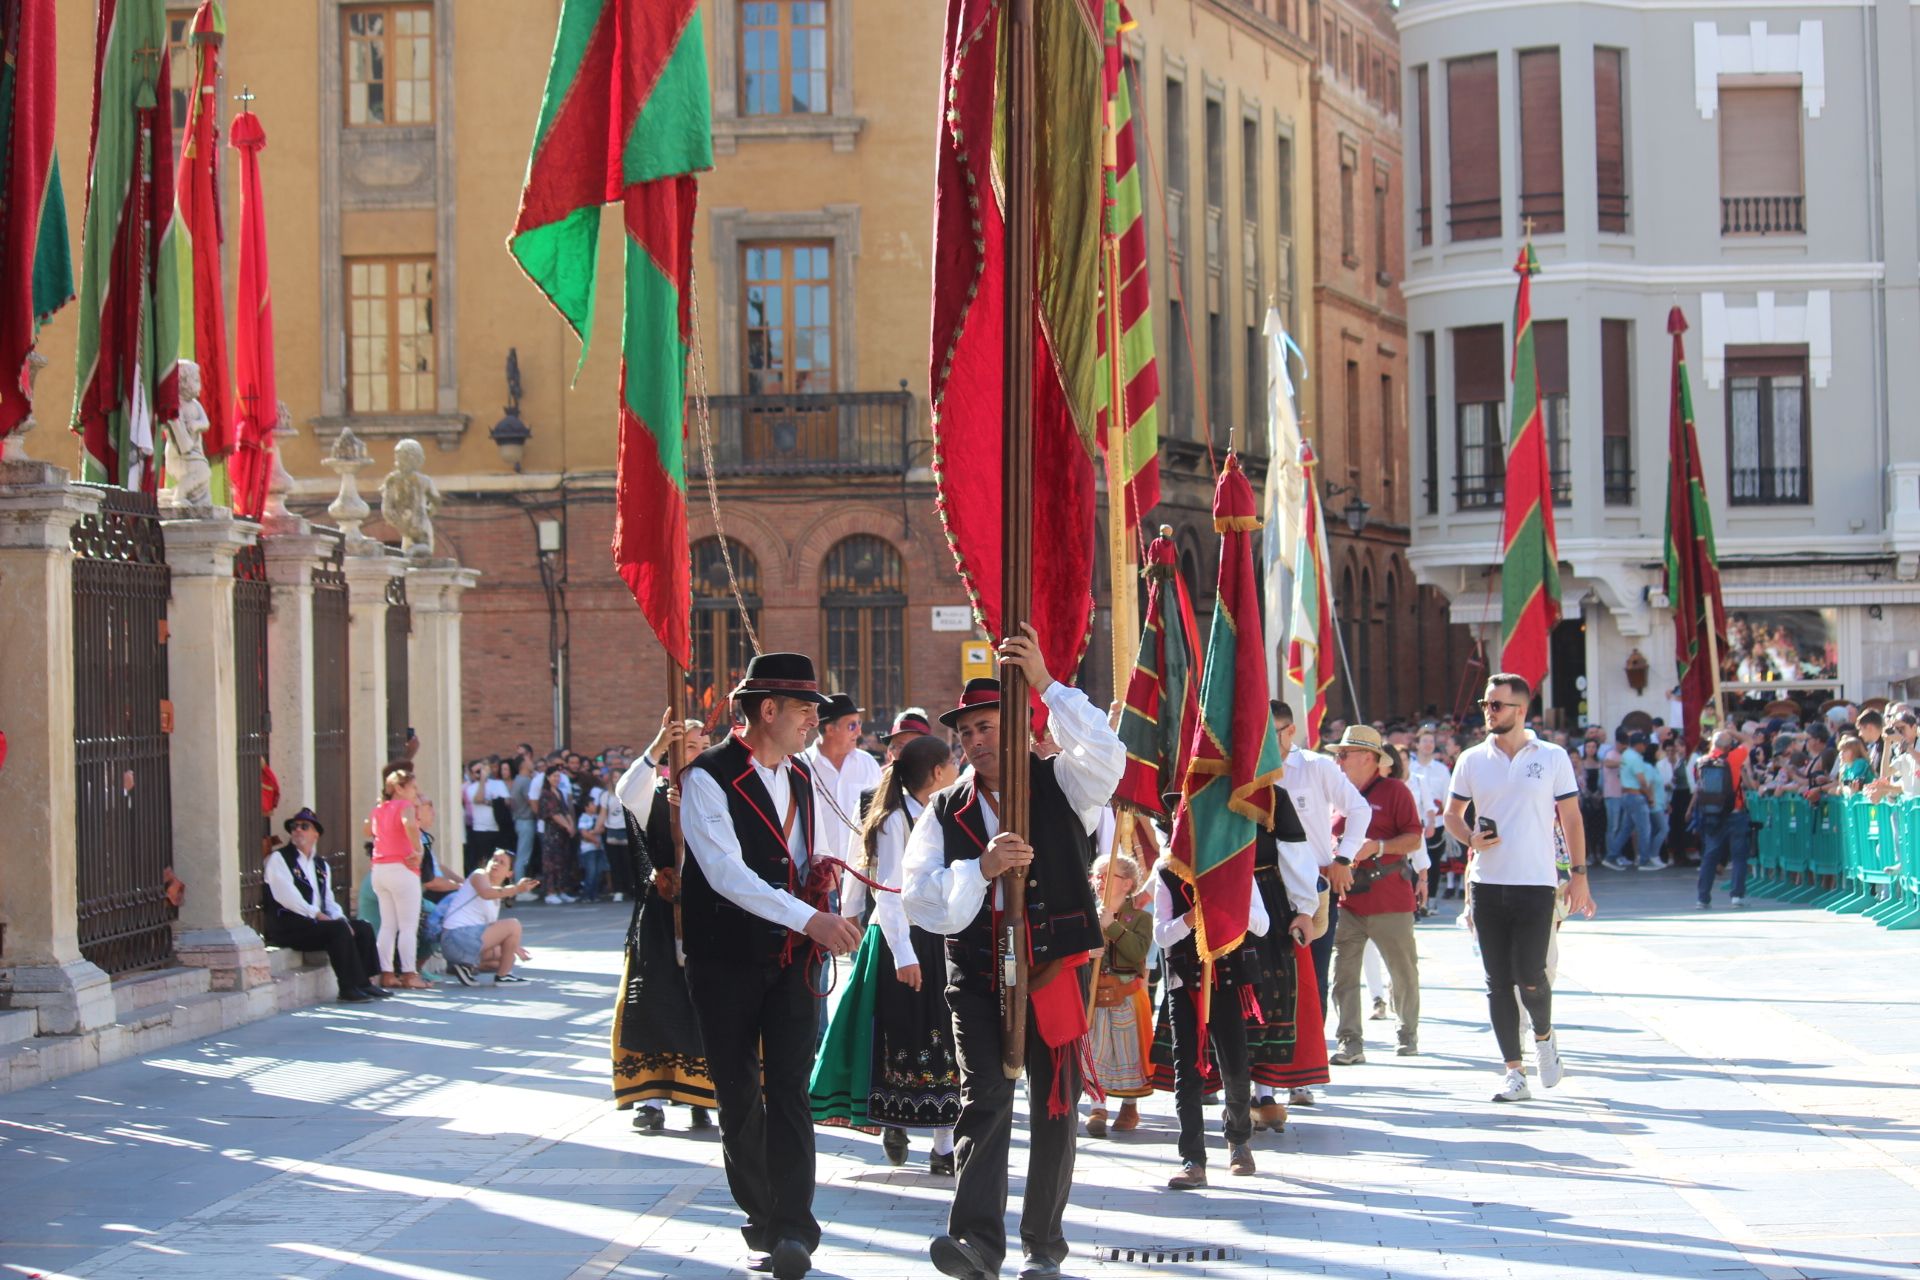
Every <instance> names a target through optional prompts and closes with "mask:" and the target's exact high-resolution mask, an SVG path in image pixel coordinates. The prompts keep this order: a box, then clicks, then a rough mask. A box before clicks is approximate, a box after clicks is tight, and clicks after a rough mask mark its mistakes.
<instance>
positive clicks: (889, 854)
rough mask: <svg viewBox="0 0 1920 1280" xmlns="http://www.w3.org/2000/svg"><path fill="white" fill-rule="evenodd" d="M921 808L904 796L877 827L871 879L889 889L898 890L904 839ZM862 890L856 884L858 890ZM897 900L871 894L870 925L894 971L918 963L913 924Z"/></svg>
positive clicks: (888, 894)
mask: <svg viewBox="0 0 1920 1280" xmlns="http://www.w3.org/2000/svg"><path fill="white" fill-rule="evenodd" d="M924 807H925V806H923V805H922V804H920V802H919V801H917V800H915V799H914V798H913V797H912V796H907V797H906V807H905V808H904V809H895V810H894V811H893V812H892V813H890V814H888V815H887V820H886V821H885V822H883V823H881V824H880V830H879V831H877V832H875V833H874V840H873V873H872V874H873V879H875V880H877V881H879V882H880V883H881V884H883V885H886V886H887V887H888V888H889V889H898V888H899V887H900V872H901V868H902V865H903V864H904V863H905V862H906V858H907V836H908V835H909V834H910V833H911V832H912V830H913V823H914V820H915V819H916V818H918V817H919V816H920V814H921V811H922V809H923V808H924ZM848 879H849V880H850V881H851V883H853V884H860V882H859V881H858V880H853V879H852V877H848ZM866 887H867V886H865V885H863V884H860V888H861V889H862V890H864V889H866ZM900 897H901V895H899V894H897V893H876V894H874V895H873V898H874V901H873V922H874V923H875V924H877V925H879V926H880V934H881V936H882V937H884V938H885V939H886V940H887V950H888V951H889V952H891V953H892V955H893V967H894V968H896V969H900V968H904V967H906V966H907V965H910V964H919V963H920V958H919V957H918V956H917V955H916V954H915V953H914V950H913V922H912V921H910V920H908V919H907V906H906V904H905V903H904V902H902V901H900Z"/></svg>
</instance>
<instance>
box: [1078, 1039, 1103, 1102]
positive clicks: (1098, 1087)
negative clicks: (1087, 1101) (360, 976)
mask: <svg viewBox="0 0 1920 1280" xmlns="http://www.w3.org/2000/svg"><path fill="white" fill-rule="evenodd" d="M1073 1047H1074V1048H1075V1049H1076V1050H1077V1051H1078V1052H1079V1054H1080V1088H1081V1091H1082V1092H1084V1093H1085V1094H1086V1095H1087V1096H1088V1097H1089V1098H1091V1099H1093V1100H1094V1101H1095V1102H1105V1101H1106V1100H1107V1090H1106V1086H1105V1085H1103V1084H1101V1083H1100V1068H1099V1065H1098V1064H1097V1063H1095V1062H1094V1060H1093V1042H1092V1040H1091V1039H1090V1038H1088V1037H1087V1036H1081V1037H1080V1038H1079V1039H1078V1040H1076V1041H1074V1045H1073Z"/></svg>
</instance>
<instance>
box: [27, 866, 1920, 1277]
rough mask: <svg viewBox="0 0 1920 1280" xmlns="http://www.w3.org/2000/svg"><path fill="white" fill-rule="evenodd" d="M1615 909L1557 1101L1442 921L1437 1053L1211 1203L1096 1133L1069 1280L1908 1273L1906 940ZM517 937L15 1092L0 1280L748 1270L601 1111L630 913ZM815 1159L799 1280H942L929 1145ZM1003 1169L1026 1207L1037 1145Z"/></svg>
mask: <svg viewBox="0 0 1920 1280" xmlns="http://www.w3.org/2000/svg"><path fill="white" fill-rule="evenodd" d="M1595 888H1596V892H1597V895H1598V897H1599V899H1600V903H1601V911H1602V914H1601V915H1600V917H1599V918H1598V919H1597V920H1594V921H1592V922H1583V923H1575V924H1571V925H1569V926H1568V928H1567V930H1566V933H1565V935H1564V938H1563V943H1562V951H1561V965H1560V983H1559V992H1558V996H1559V998H1558V1000H1557V1001H1556V1004H1557V1009H1556V1012H1557V1014H1558V1020H1559V1023H1560V1028H1561V1036H1562V1045H1563V1049H1562V1052H1563V1054H1564V1055H1565V1057H1566V1059H1567V1062H1568V1077H1567V1080H1566V1082H1565V1083H1564V1084H1563V1085H1562V1086H1561V1087H1560V1088H1558V1089H1556V1090H1554V1091H1552V1092H1551V1093H1546V1092H1544V1091H1542V1094H1541V1097H1540V1099H1539V1100H1536V1101H1534V1102H1532V1103H1529V1104H1521V1105H1501V1104H1496V1103H1493V1102H1491V1101H1489V1095H1490V1093H1491V1091H1492V1088H1493V1085H1494V1083H1495V1078H1494V1075H1493V1072H1492V1071H1491V1064H1490V1063H1489V1061H1488V1060H1489V1058H1490V1057H1491V1056H1492V1048H1493V1041H1492V1035H1491V1032H1490V1031H1488V1029H1487V1027H1486V1012H1485V1001H1484V998H1483V996H1482V994H1481V992H1480V990H1479V982H1478V969H1477V962H1476V960H1475V959H1474V957H1473V954H1472V952H1471V950H1470V948H1469V944H1468V940H1467V938H1466V936H1465V935H1464V934H1463V933H1462V932H1461V931H1460V930H1458V929H1456V928H1453V927H1451V926H1450V925H1449V924H1447V923H1446V922H1445V921H1444V920H1435V921H1432V922H1429V923H1427V924H1424V925H1422V926H1421V928H1420V944H1421V963H1422V970H1423V973H1424V976H1425V982H1424V996H1423V999H1424V1008H1425V1013H1426V1022H1425V1025H1424V1026H1423V1027H1422V1029H1421V1035H1420V1043H1421V1047H1422V1048H1423V1050H1424V1051H1425V1052H1424V1054H1423V1055H1422V1056H1421V1057H1418V1058H1413V1059H1400V1058H1396V1057H1394V1056H1393V1053H1392V1043H1393V1034H1392V1024H1391V1023H1388V1022H1370V1023H1369V1024H1368V1031H1369V1038H1370V1045H1369V1048H1370V1050H1371V1051H1372V1052H1374V1054H1375V1057H1374V1059H1373V1061H1371V1062H1369V1063H1368V1064H1367V1065H1365V1066H1360V1067H1354V1068H1348V1069H1345V1070H1342V1071H1340V1072H1339V1074H1338V1077H1337V1079H1336V1082H1335V1084H1334V1085H1333V1086H1332V1087H1331V1088H1328V1089H1325V1090H1323V1091H1322V1097H1321V1101H1320V1104H1319V1105H1318V1106H1315V1107H1313V1108H1312V1109H1310V1110H1307V1109H1302V1110H1300V1111H1297V1112H1296V1113H1295V1116H1294V1120H1293V1122H1292V1123H1291V1124H1290V1125H1289V1127H1288V1129H1287V1131H1286V1132H1285V1133H1284V1134H1280V1135H1277V1136H1276V1135H1261V1136H1259V1137H1257V1138H1256V1139H1255V1148H1256V1153H1257V1156H1258V1159H1259V1163H1260V1171H1259V1173H1258V1174H1257V1175H1256V1176H1254V1177H1252V1178H1232V1177H1229V1176H1228V1175H1227V1174H1226V1171H1225V1168H1224V1153H1223V1152H1221V1151H1220V1150H1219V1148H1218V1138H1217V1137H1216V1138H1215V1140H1214V1141H1215V1150H1216V1154H1215V1159H1214V1165H1213V1173H1214V1185H1213V1187H1212V1188H1211V1189H1209V1190H1206V1191H1201V1192H1192V1193H1184V1194H1182V1193H1172V1192H1165V1191H1161V1190H1159V1189H1158V1188H1159V1187H1160V1185H1161V1184H1162V1183H1163V1182H1164V1180H1165V1178H1166V1176H1167V1175H1168V1174H1169V1173H1170V1172H1172V1170H1173V1125H1172V1119H1171V1113H1172V1107H1171V1103H1170V1100H1169V1099H1167V1098H1166V1097H1164V1096H1162V1097H1159V1098H1155V1099H1151V1100H1149V1102H1148V1104H1147V1113H1146V1120H1145V1123H1144V1124H1143V1125H1142V1126H1141V1128H1140V1129H1139V1130H1137V1131H1135V1132H1132V1133H1128V1134H1123V1135H1120V1136H1119V1137H1118V1138H1117V1139H1108V1140H1102V1141H1098V1142H1095V1141H1092V1140H1090V1139H1085V1138H1083V1139H1082V1140H1081V1146H1080V1159H1079V1172H1078V1176H1077V1178H1076V1183H1075V1188H1074V1195H1073V1204H1072V1208H1071V1210H1070V1212H1069V1214H1068V1219H1067V1233H1068V1237H1069V1239H1070V1240H1071V1241H1072V1245H1073V1251H1074V1252H1073V1257H1072V1258H1071V1259H1070V1260H1069V1265H1068V1271H1069V1273H1070V1274H1074V1275H1079V1276H1083V1277H1088V1278H1089V1280H1101V1278H1105V1277H1112V1278H1113V1280H1121V1278H1122V1277H1150V1276H1152V1277H1183V1276H1199V1275H1215V1276H1282V1275H1332V1276H1345V1277H1437V1276H1462V1277H1474V1278H1479V1277H1524V1278H1527V1280H1532V1278H1533V1277H1549V1276H1554V1277H1560V1276H1581V1277H1594V1276H1611V1275H1627V1274H1647V1275H1659V1276H1700V1277H1716V1278H1717V1277H1743V1276H1763V1277H1782V1278H1785V1277H1816V1276H1833V1277H1870V1276H1871V1277H1882V1276H1888V1277H1891V1276H1907V1275H1914V1274H1916V1265H1915V1264H1916V1262H1920V1089H1917V1088H1916V1085H1920V1008H1916V1003H1915V1000H1914V995H1913V993H1914V992H1915V990H1916V978H1915V975H1916V974H1920V933H1905V934H1889V933H1886V932H1884V931H1882V930H1879V929H1877V928H1875V927H1874V926H1873V925H1871V924H1868V923H1866V922H1864V921H1861V920H1859V919H1857V918H1854V919H1843V918H1839V917H1835V916H1830V915H1827V914H1825V913H1823V912H1819V911H1813V910H1806V909H1787V908H1781V907H1776V906H1772V905H1770V904H1766V903H1756V904H1755V905H1754V906H1753V907H1750V908H1749V909H1748V910H1746V911H1743V912H1734V911H1731V910H1727V909H1725V908H1724V907H1720V908H1716V909H1715V910H1714V911H1712V912H1708V913H1696V912H1695V911H1693V910H1692V901H1693V894H1692V892H1691V889H1690V884H1689V881H1688V880H1687V879H1686V878H1683V874H1682V873H1680V872H1667V873H1662V874H1632V873H1629V874H1606V873H1602V874H1601V875H1600V876H1599V877H1598V882H1597V884H1596V886H1595ZM1446 906H1447V907H1448V909H1449V912H1448V914H1449V915H1450V914H1451V908H1452V906H1453V904H1451V903H1448V904H1446ZM525 918H526V919H527V921H528V923H529V927H530V939H529V945H530V946H531V947H532V949H533V950H534V951H535V954H536V963H535V965H534V966H533V967H531V968H530V969H529V970H528V973H529V974H530V975H532V976H535V977H537V978H538V979H539V981H538V983H537V984H534V985H527V986H520V987H503V988H493V987H490V986H488V987H481V988H478V989H474V990H465V989H462V988H459V987H457V986H455V987H451V988H442V989H441V993H439V994H435V995H432V996H421V997H414V998H409V999H405V1000H391V1001H387V1002H386V1003H384V1004H382V1005H379V1006H373V1007H369V1006H364V1005H329V1006H325V1007H321V1008H314V1009H308V1010H306V1011H304V1012H300V1013H295V1014H288V1015H283V1016H280V1017H277V1018H273V1019H269V1020H267V1021H264V1022H259V1023H255V1024H252V1025H250V1026H246V1027H243V1028H240V1029H238V1030H235V1031H232V1032H229V1033H226V1034H224V1035H221V1036H219V1037H216V1038H213V1039H209V1040H203V1041H199V1042H196V1043H192V1044H187V1045H181V1046H178V1047H177V1048H175V1049H172V1050H169V1051H167V1052H165V1053H162V1054H159V1055H156V1056H153V1057H149V1058H146V1059H137V1060H130V1061H126V1062H123V1063H119V1064H117V1065H114V1066H111V1067H106V1068H102V1069H100V1070H97V1071H93V1072H90V1073H86V1074H82V1075H78V1076H73V1077H70V1078H68V1079H65V1080H61V1081H59V1082H57V1083H54V1084H49V1085H43V1086H41V1087H39V1088H36V1089H31V1090H27V1091H24V1092H21V1093H17V1094H13V1095H11V1096H7V1097H0V1276H5V1275H27V1276H45V1277H62V1276H72V1277H81V1276H85V1277H139V1278H142V1280H144V1278H148V1277H152V1278H156V1280H159V1278H166V1277H176V1276H177V1277H183V1278H184V1277H194V1278H196V1280H227V1278H229V1277H235V1278H239V1277H244V1278H247V1280H253V1278H273V1277H311V1278H313V1280H318V1278H320V1277H330V1278H331V1277H339V1278H342V1280H344V1278H346V1277H354V1278H355V1280H362V1278H372V1277H388V1278H390V1280H469V1278H470V1280H601V1278H603V1277H630V1276H669V1277H676V1278H678V1277H696V1276H729V1275H744V1272H743V1270H742V1264H743V1262H744V1253H743V1250H742V1246H741V1243H740V1238H739V1235H738V1232H737V1229H736V1228H737V1225H738V1221H739V1219H738V1216H737V1214H736V1212H735V1211H734V1209H733V1206H732V1204H731V1202H730V1200H729V1198H728V1196H727V1192H726V1184H725V1181H724V1179H723V1178H722V1175H721V1168H720V1146H719V1143H718V1141H717V1139H716V1138H714V1137H713V1136H712V1135H711V1134H701V1135H689V1134H687V1133H685V1132H684V1129H685V1126H686V1123H687V1113H686V1111H685V1110H683V1109H675V1110H673V1111H671V1112H670V1113H669V1121H668V1123H669V1132H668V1133H666V1134H664V1135H659V1136H652V1137H641V1136H638V1135H636V1134H635V1133H633V1132H632V1130H631V1128H630V1127H629V1123H628V1119H629V1118H628V1116H627V1115H626V1114H624V1113H620V1112H616V1111H614V1110H613V1108H612V1107H611V1105H610V1104H609V1103H608V1101H607V1060H606V1054H605V1052H604V1045H605V1042H606V1038H607V1032H608V1027H609V1025H610V1020H611V1005H612V1000H613V992H614V987H615V984H616V981H617V975H618V970H619V959H620V957H619V945H620V941H621V938H622V935H623V933H624V930H625V927H626V909H625V908H622V907H616V906H602V907H569V908H545V907H532V908H529V909H527V910H526V911H525ZM819 1146H820V1154H821V1158H820V1179H821V1186H820V1192H819V1195H818V1198H817V1202H816V1209H817V1212H818V1215H819V1217H820V1220H821V1222H822V1224H823V1225H824V1227H825V1233H826V1234H825V1240H824V1242H823V1244H822V1247H821V1250H820V1253H819V1255H818V1257H817V1262H818V1269H817V1270H816V1272H815V1274H816V1275H818V1276H825V1277H834V1276H847V1277H863V1278H864V1277H906V1276H927V1275H931V1274H933V1273H932V1269H931V1267H929V1266H928V1265H927V1263H926V1262H925V1253H924V1249H925V1245H926V1241H927V1238H928V1236H929V1235H931V1234H933V1233H934V1232H936V1231H938V1230H940V1229H941V1224H942V1222H943V1218H944V1205H945V1202H946V1200H947V1198H948V1196H949V1188H950V1186H951V1184H950V1183H948V1182H946V1181H944V1180H940V1181H936V1180H935V1179H933V1178H931V1177H930V1176H928V1175H927V1173H926V1172H925V1159H926V1142H925V1139H924V1138H919V1139H916V1140H915V1143H914V1150H913V1154H912V1156H911V1157H910V1159H909V1163H908V1164H907V1165H906V1166H905V1167H903V1168H899V1169H894V1168H890V1167H889V1166H887V1165H886V1163H885V1162H884V1160H883V1159H882V1157H881V1153H880V1145H879V1141H878V1140H877V1139H875V1138H868V1137H865V1136H863V1135H860V1134H848V1133H844V1132H823V1133H822V1134H821V1136H820V1143H819ZM1014 1160H1015V1175H1016V1176H1015V1180H1014V1189H1015V1194H1016V1196H1017V1194H1018V1191H1019V1188H1020V1185H1021V1182H1020V1178H1019V1174H1020V1173H1021V1172H1022V1171H1023V1170H1024V1165H1025V1152H1024V1148H1023V1147H1022V1146H1021V1145H1020V1138H1019V1135H1018V1132H1017V1131H1016V1149H1015V1157H1014ZM1016 1212H1017V1206H1016ZM1203 1247H1204V1248H1206V1249H1208V1250H1210V1251H1212V1254H1213V1255H1214V1256H1210V1257H1208V1258H1206V1259H1205V1260H1201V1259H1199V1258H1198V1257H1197V1256H1196V1255H1194V1254H1193V1253H1192V1252H1191V1251H1194V1250H1197V1249H1200V1248H1203ZM1172 1250H1178V1251H1181V1252H1180V1254H1179V1258H1180V1260H1178V1261H1175V1260H1171V1255H1170V1254H1164V1253H1163V1254H1158V1255H1155V1254H1154V1252H1153V1251H1172ZM1129 1251H1131V1253H1129ZM1116 1254H1117V1258H1118V1260H1116ZM1220 1254H1224V1257H1221V1256H1218V1255H1220ZM1150 1256H1159V1257H1161V1258H1163V1259H1165V1260H1160V1261H1152V1262H1149V1261H1143V1260H1142V1259H1143V1258H1147V1257H1150ZM1129 1258H1131V1260H1129ZM1189 1258H1191V1260H1188V1259H1189ZM1008 1274H1009V1275H1010V1274H1011V1268H1010V1269H1009V1272H1008Z"/></svg>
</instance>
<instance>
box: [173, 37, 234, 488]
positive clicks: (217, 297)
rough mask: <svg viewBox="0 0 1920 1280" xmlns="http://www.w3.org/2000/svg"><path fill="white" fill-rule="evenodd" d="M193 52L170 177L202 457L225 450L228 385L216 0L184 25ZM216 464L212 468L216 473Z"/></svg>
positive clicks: (229, 439) (229, 438) (185, 342)
mask: <svg viewBox="0 0 1920 1280" xmlns="http://www.w3.org/2000/svg"><path fill="white" fill-rule="evenodd" d="M191 33H192V40H193V52H194V76H193V93H192V96H191V97H190V98H189V100H188V104H187V129H186V134H185V135H184V140H183V141H182V142H181V146H180V168H179V171H178V172H177V173H176V174H175V176H174V203H175V206H176V210H177V216H178V223H179V227H180V234H181V236H183V237H184V238H185V243H184V244H183V246H182V247H183V248H185V249H186V250H187V254H188V264H189V269H187V270H183V271H182V272H181V275H180V291H179V292H180V297H179V301H180V333H181V343H182V347H183V348H188V347H190V350H187V349H183V351H182V353H181V354H183V355H186V356H189V357H190V358H191V359H192V360H193V361H194V362H195V363H197V364H198V365H199V366H200V407H201V408H203V409H205V410H206V411H207V434H206V436H205V438H204V439H202V441H201V444H202V445H203V446H204V447H205V449H206V451H207V457H208V458H209V459H213V460H217V459H220V458H224V457H225V456H226V455H227V454H229V453H231V452H232V451H233V446H234V424H233V391H232V387H233V382H232V379H231V377H230V376H229V373H228V370H227V304H226V286H225V283H224V274H223V271H222V261H221V252H220V250H221V246H222V244H223V243H224V242H225V240H226V230H225V228H223V227H222V226H221V225H220V99H219V90H220V44H221V42H222V41H224V40H225V39H226V37H227V18H226V14H225V12H224V11H223V10H222V9H221V7H220V0H202V2H201V5H200V7H199V8H198V9H197V10H195V11H194V15H193V26H192V28H191ZM219 471H220V468H219V467H217V466H216V467H215V468H214V472H215V474H216V475H218V474H219Z"/></svg>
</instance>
